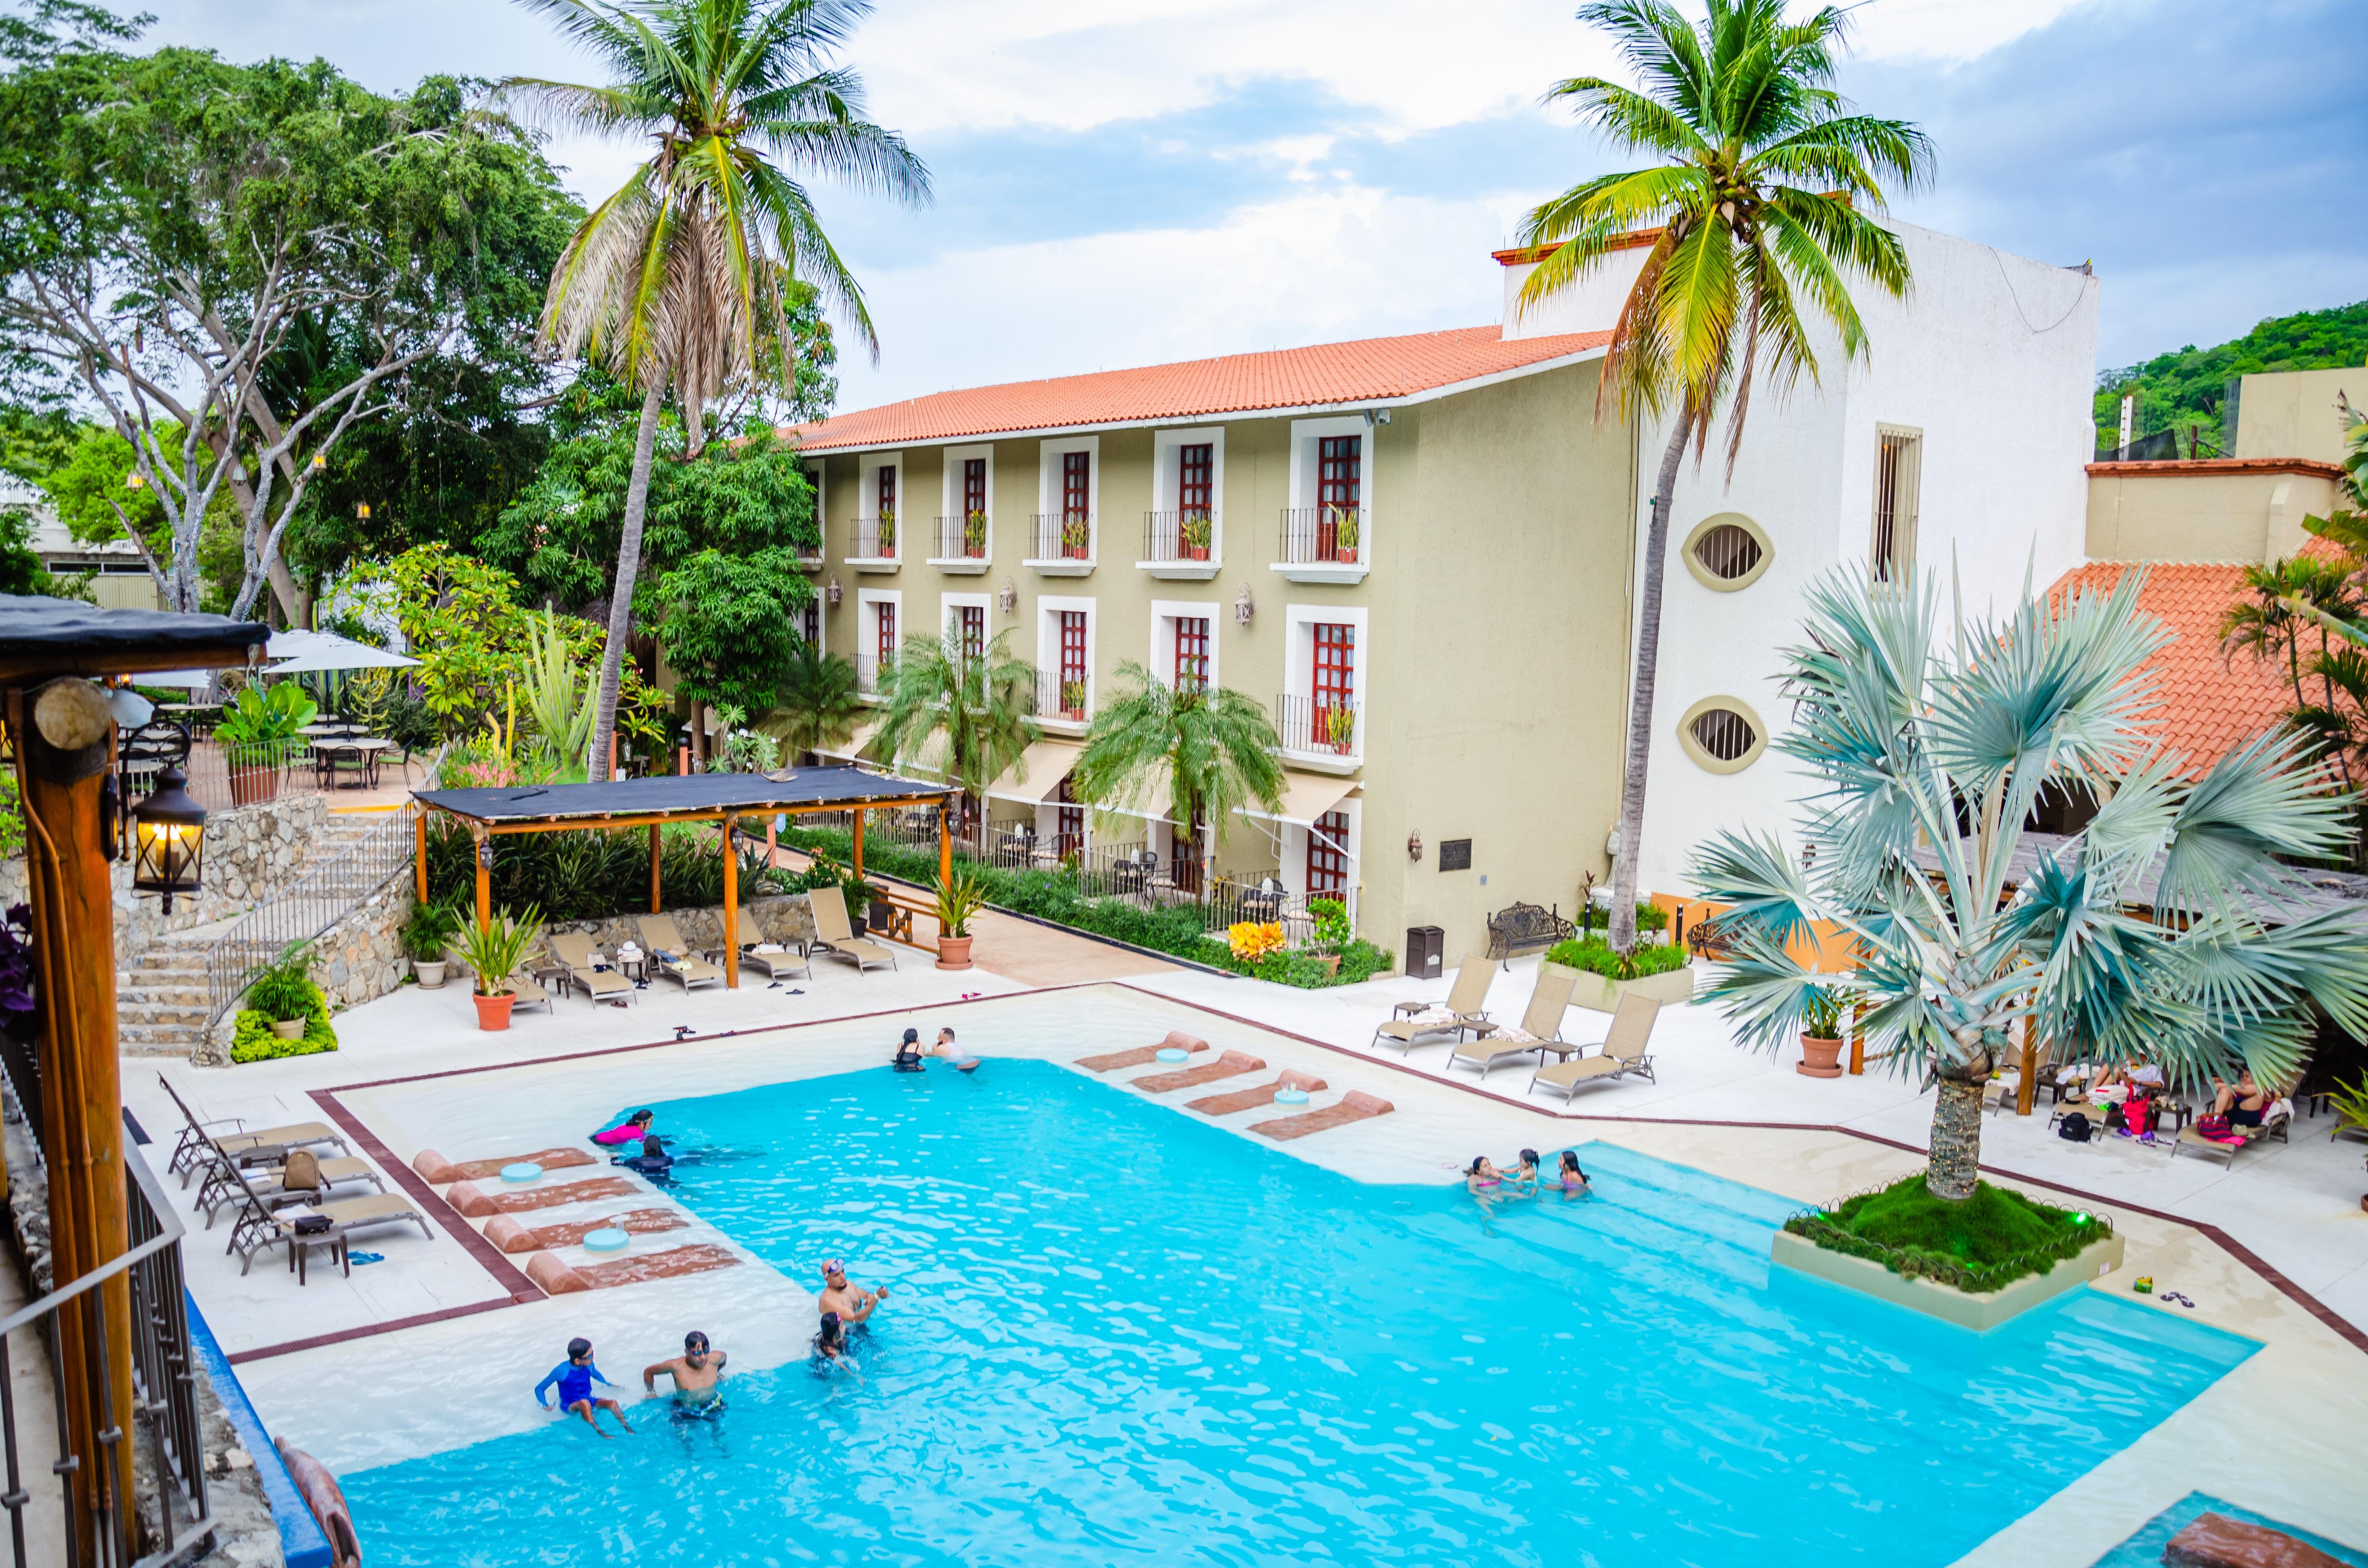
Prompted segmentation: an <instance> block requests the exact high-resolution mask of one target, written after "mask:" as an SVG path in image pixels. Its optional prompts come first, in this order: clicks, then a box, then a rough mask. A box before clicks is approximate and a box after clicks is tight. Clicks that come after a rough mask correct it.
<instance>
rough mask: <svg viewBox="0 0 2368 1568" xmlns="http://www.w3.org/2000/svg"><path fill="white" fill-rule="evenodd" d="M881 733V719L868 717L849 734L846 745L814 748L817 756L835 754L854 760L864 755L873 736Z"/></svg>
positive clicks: (849, 760) (847, 759)
mask: <svg viewBox="0 0 2368 1568" xmlns="http://www.w3.org/2000/svg"><path fill="white" fill-rule="evenodd" d="M878 733H880V721H879V720H877V719H866V720H864V721H863V722H861V723H860V724H858V725H856V726H855V729H854V730H853V732H852V733H849V734H848V737H847V742H846V744H844V745H836V746H816V747H815V748H814V755H815V756H835V757H839V758H842V759H843V760H845V761H848V762H853V761H854V760H855V759H856V758H858V757H860V756H862V755H863V751H864V748H865V747H866V746H869V745H870V744H871V737H872V736H874V735H876V734H878Z"/></svg>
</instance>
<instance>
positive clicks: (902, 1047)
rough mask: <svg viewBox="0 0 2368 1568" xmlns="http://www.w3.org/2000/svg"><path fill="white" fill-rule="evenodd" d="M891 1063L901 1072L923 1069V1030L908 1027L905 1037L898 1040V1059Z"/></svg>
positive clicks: (914, 1071)
mask: <svg viewBox="0 0 2368 1568" xmlns="http://www.w3.org/2000/svg"><path fill="white" fill-rule="evenodd" d="M889 1065H891V1066H893V1067H894V1068H895V1069H896V1071H897V1072H899V1073H918V1072H919V1071H921V1031H920V1030H918V1029H906V1030H905V1038H904V1039H903V1040H899V1041H897V1042H896V1060H895V1061H894V1062H891V1063H890V1064H889Z"/></svg>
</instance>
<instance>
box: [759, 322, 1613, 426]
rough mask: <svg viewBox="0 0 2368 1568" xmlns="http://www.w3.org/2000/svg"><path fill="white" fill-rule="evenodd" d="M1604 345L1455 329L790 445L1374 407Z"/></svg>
mask: <svg viewBox="0 0 2368 1568" xmlns="http://www.w3.org/2000/svg"><path fill="white" fill-rule="evenodd" d="M1609 342H1611V334H1610V333H1608V332H1580V333H1566V334H1562V335H1555V336H1551V337H1523V338H1516V339H1514V340H1513V341H1511V342H1509V343H1508V342H1507V341H1506V340H1505V337H1504V334H1503V330H1502V329H1501V328H1498V327H1493V326H1466V327H1457V328H1455V329H1453V330H1452V331H1448V332H1426V333H1418V334H1417V335H1414V336H1411V337H1368V338H1364V339H1361V340H1360V341H1358V342H1355V343H1322V344H1317V345H1315V347H1308V348H1280V349H1276V350H1273V351H1272V352H1270V353H1265V354H1228V355H1225V356H1224V357H1223V358H1216V359H1188V360H1186V361H1184V362H1183V363H1181V364H1176V365H1149V366H1145V367H1144V368H1143V369H1133V370H1100V371H1097V372H1095V373H1094V374H1092V375H1089V376H1056V377H1054V378H1053V379H1052V380H1050V381H1008V382H1006V383H1005V384H1003V385H1002V386H996V387H973V388H970V389H969V390H967V391H964V392H932V393H930V394H929V395H928V397H916V398H914V399H912V400H911V401H909V402H905V403H887V404H885V405H883V406H882V407H879V408H866V409H860V410H858V411H857V412H855V413H852V414H842V415H837V416H836V417H834V418H830V419H825V420H823V421H821V422H820V423H818V424H813V425H802V426H797V427H796V428H795V430H794V431H793V432H792V433H793V434H794V435H796V436H797V437H798V439H799V443H800V445H802V446H803V448H804V449H805V450H807V451H810V452H837V451H851V450H854V449H859V448H870V447H891V446H902V445H906V444H909V443H912V442H916V441H946V440H957V439H960V438H962V437H967V436H992V435H1000V434H1004V433H1007V432H1009V431H1015V430H1060V429H1068V428H1073V427H1075V426H1091V425H1127V424H1141V423H1148V422H1152V421H1159V420H1172V419H1200V418H1205V417H1208V416H1210V415H1221V414H1249V413H1255V412H1257V411H1258V410H1261V409H1280V408H1320V407H1326V406H1329V405H1333V404H1338V403H1381V402H1386V401H1388V400H1391V399H1394V398H1406V397H1413V396H1416V395H1417V394H1419V393H1422V392H1435V391H1437V390H1439V389H1440V388H1441V387H1450V386H1453V385H1455V384H1457V383H1458V382H1462V381H1477V380H1479V379H1481V378H1483V377H1486V376H1495V375H1501V374H1503V373H1505V372H1507V371H1511V370H1520V369H1528V368H1530V367H1531V366H1536V365H1542V364H1543V363H1545V362H1546V361H1549V360H1553V359H1559V358H1564V357H1565V356H1566V355H1571V354H1578V353H1583V352H1585V351H1586V350H1588V349H1590V348H1600V347H1603V346H1604V345H1605V344H1607V343H1609Z"/></svg>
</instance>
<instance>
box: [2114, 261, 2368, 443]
mask: <svg viewBox="0 0 2368 1568" xmlns="http://www.w3.org/2000/svg"><path fill="white" fill-rule="evenodd" d="M2360 364H2368V300H2362V301H2360V302H2359V303H2357V304H2351V305H2338V306H2336V307H2335V308H2334V309H2332V310H2325V311H2305V312H2301V313H2300V314H2298V315H2291V316H2276V317H2272V318H2271V319H2270V320H2268V321H2265V322H2262V323H2260V324H2258V325H2256V326H2255V327H2254V328H2253V330H2252V331H2250V332H2248V333H2247V334H2246V335H2244V336H2242V337H2239V338H2237V339H2235V340H2234V341H2232V342H2228V343H2223V344H2220V345H2218V346H2217V347H2212V348H2198V347H2195V345H2193V344H2192V343H2191V344H2189V345H2188V346H2187V347H2184V348H2181V349H2180V350H2178V351H2177V352H2176V353H2171V354H2157V355H2156V356H2155V357H2154V358H2151V359H2148V360H2146V361H2144V362H2143V363H2141V364H2136V365H2125V366H2123V367H2122V368H2121V369H2117V370H2103V371H2100V372H2099V373H2098V376H2097V408H2096V421H2097V446H2098V449H2100V450H2102V449H2106V448H2108V447H2111V446H2112V445H2114V444H2115V443H2116V442H2117V441H2118V440H2119V439H2120V437H2121V424H2122V399H2123V397H2124V396H2126V395H2127V394H2128V393H2130V392H2136V393H2137V394H2138V422H2137V428H2136V430H2135V431H2134V432H2133V434H2134V435H2135V436H2151V435H2153V434H2155V433H2156V432H2157V431H2160V430H2169V431H2174V432H2176V433H2177V435H2178V437H2179V449H2180V455H2181V456H2182V457H2183V456H2185V455H2186V453H2187V432H2188V426H2191V425H2192V426H2196V427H2197V434H2198V436H2199V437H2200V438H2201V440H2202V443H2203V447H2202V450H2203V455H2204V456H2206V457H2209V456H2211V455H2212V454H2213V452H2214V450H2215V449H2217V448H2218V447H2219V446H2220V444H2221V441H2222V433H2221V423H2220V419H2221V411H2222V405H2223V403H2224V402H2225V400H2226V395H2227V386H2228V383H2229V382H2230V381H2234V380H2236V379H2237V377H2239V376H2243V375H2248V374H2252V373H2256V372H2259V371H2263V370H2331V369H2340V367H2342V366H2346V365H2360Z"/></svg>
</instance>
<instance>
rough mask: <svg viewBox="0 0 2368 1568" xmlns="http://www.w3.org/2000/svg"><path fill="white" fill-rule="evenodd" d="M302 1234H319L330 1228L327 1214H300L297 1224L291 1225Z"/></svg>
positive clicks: (292, 1228)
mask: <svg viewBox="0 0 2368 1568" xmlns="http://www.w3.org/2000/svg"><path fill="white" fill-rule="evenodd" d="M289 1228H290V1230H292V1231H294V1232H295V1233H297V1234H298V1235H300V1236H317V1235H319V1234H320V1233H322V1232H324V1231H325V1230H327V1229H328V1228H329V1217H328V1216H327V1215H326V1214H299V1215H298V1216H297V1217H296V1222H295V1224H293V1225H291V1226H290V1227H289Z"/></svg>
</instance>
